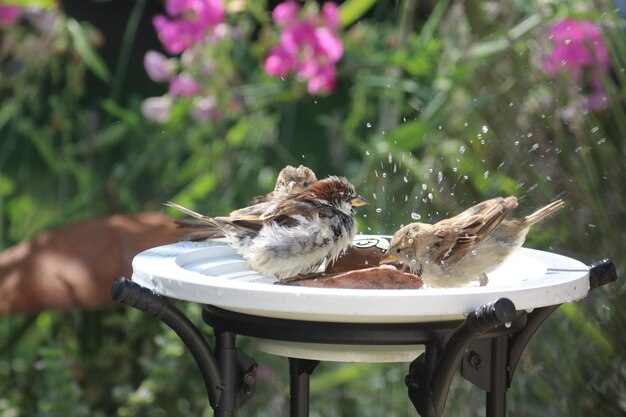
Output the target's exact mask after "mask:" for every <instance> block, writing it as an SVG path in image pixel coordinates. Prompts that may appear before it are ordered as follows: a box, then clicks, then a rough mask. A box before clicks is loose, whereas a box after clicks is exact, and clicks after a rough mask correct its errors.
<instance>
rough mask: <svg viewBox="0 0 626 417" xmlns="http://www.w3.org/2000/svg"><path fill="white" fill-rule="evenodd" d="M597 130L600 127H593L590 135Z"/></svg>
mask: <svg viewBox="0 0 626 417" xmlns="http://www.w3.org/2000/svg"><path fill="white" fill-rule="evenodd" d="M598 130H600V126H595V127H594V128H592V129H591V133H596V132H597V131H598Z"/></svg>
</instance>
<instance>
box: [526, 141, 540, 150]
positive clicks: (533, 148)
mask: <svg viewBox="0 0 626 417" xmlns="http://www.w3.org/2000/svg"><path fill="white" fill-rule="evenodd" d="M537 149H539V144H538V143H535V144H534V145H533V146H531V147H530V151H528V152H533V151H536V150H537Z"/></svg>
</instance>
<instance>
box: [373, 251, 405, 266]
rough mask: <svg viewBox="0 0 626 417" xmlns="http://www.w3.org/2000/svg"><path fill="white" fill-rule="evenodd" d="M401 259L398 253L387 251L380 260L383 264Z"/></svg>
mask: <svg viewBox="0 0 626 417" xmlns="http://www.w3.org/2000/svg"><path fill="white" fill-rule="evenodd" d="M399 260H400V258H398V256H396V254H394V253H391V252H389V251H388V252H387V253H386V254H385V256H383V257H382V258H381V259H380V261H379V262H378V263H379V264H380V265H382V264H392V263H395V262H398V261H399Z"/></svg>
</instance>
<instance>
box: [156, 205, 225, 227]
mask: <svg viewBox="0 0 626 417" xmlns="http://www.w3.org/2000/svg"><path fill="white" fill-rule="evenodd" d="M165 206H167V207H171V208H173V209H176V210H178V211H181V212H183V213H185V214H187V215H188V216H191V217H194V218H196V219H198V220H200V221H201V222H203V223H204V224H205V225H206V226H207V228H208V229H214V230H216V231H217V230H222V226H223V225H222V224H221V223H220V222H218V221H216V220H215V219H213V218H211V217H208V216H205V215H203V214H200V213H197V212H195V211H193V210H190V209H188V208H187V207H183V206H181V205H180V204H176V203H172V202H171V201H168V202H167V203H165Z"/></svg>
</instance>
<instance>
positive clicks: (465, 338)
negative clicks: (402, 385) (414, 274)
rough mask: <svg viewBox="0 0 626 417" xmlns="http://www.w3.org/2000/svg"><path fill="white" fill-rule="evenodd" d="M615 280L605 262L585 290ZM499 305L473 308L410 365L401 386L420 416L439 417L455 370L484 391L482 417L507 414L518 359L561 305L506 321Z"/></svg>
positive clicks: (506, 308)
mask: <svg viewBox="0 0 626 417" xmlns="http://www.w3.org/2000/svg"><path fill="white" fill-rule="evenodd" d="M615 280H617V272H616V269H615V265H614V264H613V262H612V261H610V260H609V259H604V260H602V261H600V262H597V263H595V264H593V265H591V266H590V267H589V288H590V290H593V289H595V288H598V287H600V286H603V285H606V284H609V283H611V282H613V281H615ZM503 300H505V299H500V300H498V301H496V302H495V303H492V304H488V305H486V306H483V307H480V308H478V309H477V310H476V311H475V312H473V313H471V314H470V315H469V316H468V317H467V319H466V321H464V322H463V323H462V324H461V325H460V326H459V327H458V328H457V329H456V330H455V331H454V332H452V333H450V334H444V335H442V336H440V337H439V338H438V339H435V340H433V341H432V342H430V343H427V344H426V350H425V352H424V353H423V354H422V355H420V357H418V358H417V359H416V360H415V361H413V362H412V363H411V366H410V368H409V374H408V375H407V377H406V380H405V382H406V385H407V387H408V391H409V398H410V399H411V402H412V403H413V405H414V406H415V408H416V410H417V412H418V413H419V414H420V416H421V417H441V416H442V415H443V412H444V407H445V401H446V397H447V395H448V390H449V388H450V383H451V382H452V378H453V376H454V373H455V372H456V370H457V369H458V368H459V366H460V367H461V375H462V376H463V377H464V378H465V379H467V380H468V381H470V382H472V383H473V384H474V385H476V386H477V387H479V388H480V389H482V390H483V391H485V392H486V408H485V414H486V417H504V416H505V415H506V392H507V390H508V388H510V386H511V383H512V380H513V373H514V372H515V369H516V367H517V364H518V362H519V359H520V357H521V355H522V353H523V352H524V350H525V348H526V346H527V345H528V343H529V342H530V340H531V338H532V336H533V335H534V334H535V332H536V330H537V329H538V328H539V326H541V324H542V323H543V322H544V321H545V320H546V319H547V318H548V317H549V316H550V314H552V312H554V311H555V310H557V309H558V308H559V306H560V304H557V305H552V306H546V307H541V308H536V309H534V310H533V311H532V312H530V313H526V312H523V313H521V314H520V313H518V314H517V316H516V317H515V318H514V319H511V317H510V314H511V306H512V303H511V306H509V305H508V303H505V302H503ZM506 301H508V300H506ZM509 302H510V301H509ZM513 312H514V309H513ZM514 313H515V312H514ZM480 317H482V318H483V319H482V320H480ZM507 321H508V323H507ZM498 322H500V323H498ZM472 323H476V324H472Z"/></svg>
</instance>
